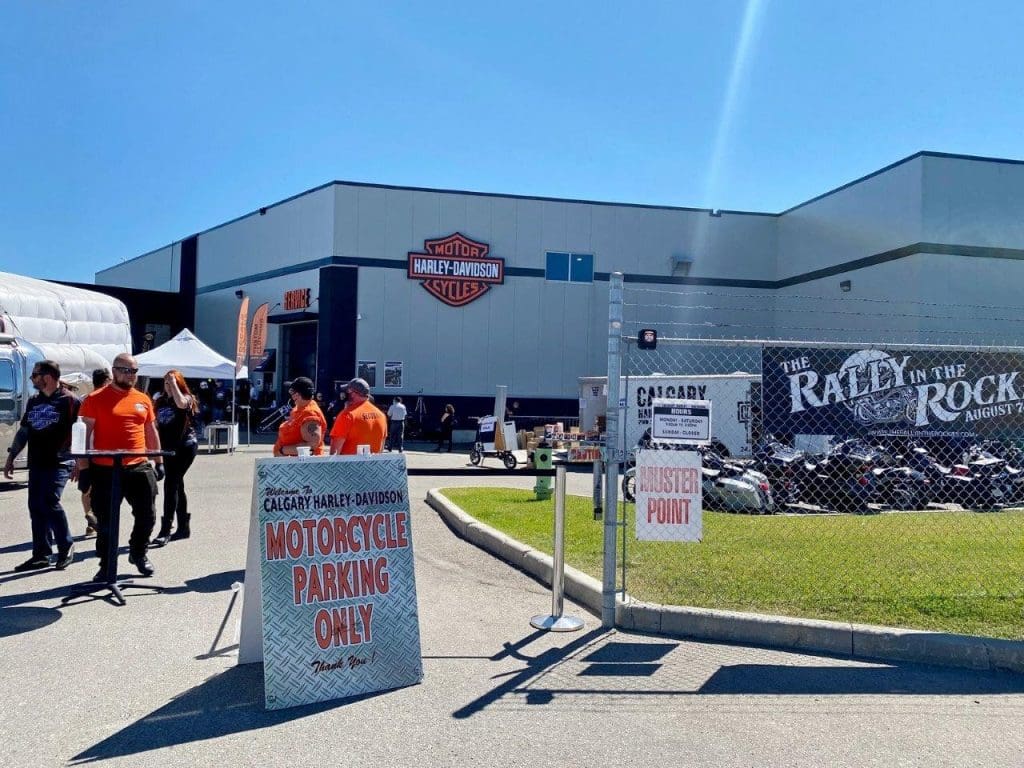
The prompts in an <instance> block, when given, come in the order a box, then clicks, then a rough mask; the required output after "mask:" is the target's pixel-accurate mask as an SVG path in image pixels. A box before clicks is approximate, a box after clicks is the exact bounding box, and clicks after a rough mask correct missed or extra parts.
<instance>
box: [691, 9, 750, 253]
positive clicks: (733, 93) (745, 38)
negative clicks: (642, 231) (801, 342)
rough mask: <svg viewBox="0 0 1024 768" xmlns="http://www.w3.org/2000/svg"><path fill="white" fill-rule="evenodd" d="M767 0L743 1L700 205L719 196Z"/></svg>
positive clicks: (703, 231) (703, 232) (703, 226)
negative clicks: (737, 36) (737, 34)
mask: <svg viewBox="0 0 1024 768" xmlns="http://www.w3.org/2000/svg"><path fill="white" fill-rule="evenodd" d="M766 5H767V0H747V5H746V8H745V9H744V12H743V22H742V24H741V26H740V34H739V39H738V40H737V42H736V50H735V52H734V53H733V59H732V67H731V68H730V71H729V81H728V82H727V83H726V88H725V97H724V98H723V99H722V110H721V112H720V114H719V116H718V130H717V131H716V132H715V143H714V146H713V148H712V150H711V159H710V161H709V162H708V172H707V178H706V180H705V183H704V204H705V205H706V206H708V207H711V208H717V207H718V203H719V202H720V195H721V189H720V187H721V173H722V160H723V157H724V156H725V152H726V150H727V148H728V147H729V144H730V140H731V139H732V133H733V125H734V123H735V119H736V113H737V108H738V105H739V99H740V95H741V92H742V90H743V86H744V84H745V83H746V81H747V80H748V79H749V78H748V75H749V71H750V65H751V61H752V59H753V53H754V48H755V43H756V41H757V36H758V33H759V32H760V28H761V19H762V17H763V15H764V8H765V6H766ZM708 223H709V222H708V221H707V219H702V220H701V223H700V226H699V231H698V242H697V252H698V253H700V252H701V251H703V246H704V245H705V243H706V238H707V226H708Z"/></svg>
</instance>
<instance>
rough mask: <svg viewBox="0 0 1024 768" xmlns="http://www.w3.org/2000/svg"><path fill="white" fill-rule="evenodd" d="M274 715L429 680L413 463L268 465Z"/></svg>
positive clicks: (259, 479) (267, 624)
mask: <svg viewBox="0 0 1024 768" xmlns="http://www.w3.org/2000/svg"><path fill="white" fill-rule="evenodd" d="M254 502H255V504H256V505H257V510H258V521H259V537H260V573H261V581H262V616H263V664H264V691H265V695H266V706H267V708H268V709H281V708H284V707H293V706H296V705H299V704H309V703H312V702H317V701H327V700H330V699H337V698H343V697H347V696H354V695H357V694H363V693H371V692H374V691H381V690H387V689H390V688H398V687H401V686H405V685H413V684H415V683H418V682H420V681H421V680H422V679H423V665H422V659H421V655H420V632H419V616H418V613H417V606H416V580H415V573H414V569H413V549H412V530H411V522H410V518H409V488H408V480H407V476H406V467H405V457H404V456H402V455H398V456H380V455H376V456H369V457H364V456H332V457H330V458H327V457H324V458H315V459H307V460H303V461H297V460H295V459H288V458H286V459H280V458H278V459H259V460H257V462H256V482H255V487H254Z"/></svg>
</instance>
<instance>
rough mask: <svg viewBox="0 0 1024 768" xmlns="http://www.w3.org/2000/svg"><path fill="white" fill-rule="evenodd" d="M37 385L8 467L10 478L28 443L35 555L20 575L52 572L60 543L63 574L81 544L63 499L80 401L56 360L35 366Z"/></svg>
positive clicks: (34, 383)
mask: <svg viewBox="0 0 1024 768" xmlns="http://www.w3.org/2000/svg"><path fill="white" fill-rule="evenodd" d="M32 386H33V387H35V389H36V394H34V395H33V396H32V397H30V398H29V401H28V404H27V405H26V407H25V415H24V416H23V417H22V419H21V428H20V429H19V430H18V435H17V436H16V437H15V441H14V444H13V445H12V446H11V448H10V451H9V453H8V454H7V463H6V464H4V476H5V477H7V478H8V479H10V477H11V473H12V472H13V471H14V458H15V456H17V455H18V454H19V453H20V452H21V449H22V448H23V447H24V446H25V444H26V443H27V444H28V513H29V517H30V519H31V521H32V556H31V557H30V558H29V559H28V560H26V561H25V562H23V563H21V564H20V565H17V566H15V567H14V570H15V571H17V572H19V573H21V572H24V571H36V570H40V569H42V568H48V567H49V566H50V556H51V555H52V554H53V546H54V544H56V545H57V561H56V563H54V567H55V568H56V569H57V570H58V571H63V570H64V569H65V568H67V567H68V566H69V565H71V563H72V562H74V559H75V540H74V538H72V536H71V529H70V528H69V526H68V516H67V513H65V512H64V507H63V506H61V503H60V497H61V494H63V493H64V486H65V485H66V484H67V482H68V478H69V477H71V474H72V469H73V466H74V465H73V462H72V460H71V455H70V448H71V425H72V424H74V423H75V419H77V418H78V398H76V397H75V396H74V395H73V394H71V392H70V391H68V389H67V388H66V387H65V386H64V385H63V384H61V381H60V366H59V365H58V364H57V363H55V362H54V361H53V360H43V361H41V362H39V363H36V364H35V366H34V367H33V369H32Z"/></svg>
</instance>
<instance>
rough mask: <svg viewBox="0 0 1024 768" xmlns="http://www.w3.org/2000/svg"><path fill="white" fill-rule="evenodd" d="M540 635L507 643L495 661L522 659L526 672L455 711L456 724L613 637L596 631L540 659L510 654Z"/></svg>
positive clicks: (519, 673) (545, 654)
mask: <svg viewBox="0 0 1024 768" xmlns="http://www.w3.org/2000/svg"><path fill="white" fill-rule="evenodd" d="M537 634H538V633H536V632H535V633H532V634H531V635H529V636H527V637H526V638H524V639H523V640H522V641H520V642H518V643H515V644H514V645H511V646H510V645H509V644H508V643H506V644H505V652H503V653H499V654H497V655H496V656H495V657H492V658H500V657H501V656H503V655H509V656H513V657H514V658H517V659H522V660H524V661H526V665H527V666H526V669H522V670H519V671H518V672H513V673H511V674H510V675H506V676H504V677H505V680H504V682H502V683H501V684H500V685H497V686H495V687H494V688H492V689H491V690H490V691H488V692H487V693H485V694H484V695H483V696H480V697H478V698H476V699H474V700H473V701H471V702H469V704H467V705H466V706H464V707H460V708H459V709H457V710H455V711H454V712H453V713H452V717H454V718H455V719H456V720H465V719H467V718H470V717H472V716H473V715H475V714H478V713H480V712H482V711H483V710H484V709H486V708H487V707H488V706H489V705H491V704H494V703H495V702H497V701H500V700H501V698H502V697H504V696H505V695H506V694H509V693H513V692H515V691H517V690H519V689H520V688H521V687H522V686H523V685H525V684H527V683H528V682H529V681H530V680H532V679H533V678H535V677H537V676H538V675H541V674H543V673H544V672H545V671H547V670H548V669H551V668H552V667H554V666H555V665H556V664H558V663H559V662H562V661H565V660H566V659H568V658H570V657H572V655H573V654H574V653H576V652H577V651H580V650H581V649H583V648H586V647H587V646H588V645H590V644H591V643H594V642H596V641H598V640H600V639H601V638H604V637H607V636H608V635H609V630H606V629H592V630H591V631H590V632H587V633H586V634H584V635H580V636H579V637H577V638H576V639H575V640H573V641H572V642H571V643H569V644H567V645H564V646H562V647H561V648H549V649H548V650H546V651H544V652H543V653H541V654H539V655H538V656H533V657H529V658H527V657H523V656H522V655H520V654H518V653H515V652H509V651H513V650H518V648H521V647H522V646H524V645H526V644H527V643H529V642H532V641H533V640H535V639H536V638H537ZM548 700H550V697H547V698H544V700H542V701H537V700H531V699H530V698H529V697H527V703H528V704H543V703H546V702H547V701H548Z"/></svg>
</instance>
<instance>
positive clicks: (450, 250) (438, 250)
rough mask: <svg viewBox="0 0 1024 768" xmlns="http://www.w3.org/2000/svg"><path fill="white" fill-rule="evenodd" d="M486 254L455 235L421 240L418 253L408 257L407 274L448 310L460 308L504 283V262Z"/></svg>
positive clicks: (481, 247) (486, 247)
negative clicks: (421, 244) (492, 287)
mask: <svg viewBox="0 0 1024 768" xmlns="http://www.w3.org/2000/svg"><path fill="white" fill-rule="evenodd" d="M489 250H490V246H489V245H487V243H478V242H477V241H476V240H470V239H469V238H468V237H466V236H465V235H463V234H461V233H459V232H456V233H454V234H452V235H448V237H444V238H441V239H439V240H424V241H423V251H422V252H410V253H409V266H408V272H407V274H408V277H409V279H410V280H420V281H421V285H422V286H423V287H424V288H426V289H427V291H429V292H430V293H431V294H432V295H433V296H435V297H437V298H438V299H440V300H441V301H443V302H444V303H445V304H447V305H448V306H450V307H461V306H464V305H466V304H469V302H471V301H474V300H475V299H479V298H480V297H481V296H483V295H484V294H485V293H487V291H488V290H489V289H490V287H491V286H492V285H500V284H502V283H504V282H505V260H504V259H496V258H494V257H491V256H488V255H487V252H488V251H489Z"/></svg>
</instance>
